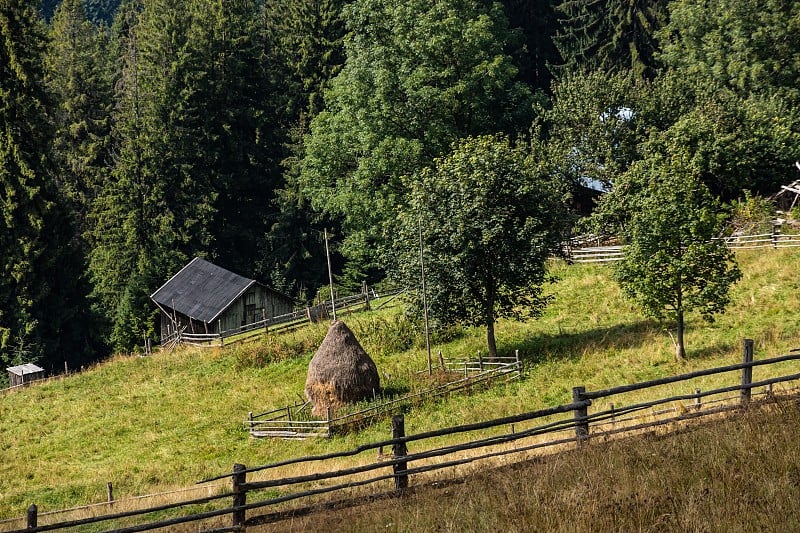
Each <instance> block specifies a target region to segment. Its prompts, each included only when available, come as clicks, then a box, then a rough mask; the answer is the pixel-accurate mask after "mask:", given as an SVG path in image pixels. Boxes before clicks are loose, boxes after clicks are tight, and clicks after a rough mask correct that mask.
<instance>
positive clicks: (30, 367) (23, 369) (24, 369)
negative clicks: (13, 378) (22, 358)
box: [6, 363, 44, 376]
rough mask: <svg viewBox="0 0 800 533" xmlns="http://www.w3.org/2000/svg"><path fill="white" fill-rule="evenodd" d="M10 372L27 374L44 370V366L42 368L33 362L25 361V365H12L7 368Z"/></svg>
mask: <svg viewBox="0 0 800 533" xmlns="http://www.w3.org/2000/svg"><path fill="white" fill-rule="evenodd" d="M6 370H8V371H9V372H11V373H12V374H14V375H17V376H23V375H25V374H35V373H36V372H44V368H40V367H38V366H36V365H34V364H33V363H25V364H24V365H19V366H11V367H8V368H6Z"/></svg>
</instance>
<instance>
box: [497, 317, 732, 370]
mask: <svg viewBox="0 0 800 533" xmlns="http://www.w3.org/2000/svg"><path fill="white" fill-rule="evenodd" d="M668 329H669V326H668V325H667V324H665V323H664V322H659V321H657V320H642V321H639V322H634V323H632V324H617V325H614V326H608V327H598V328H594V329H590V330H587V331H581V332H575V333H562V334H559V335H552V334H545V335H537V336H531V337H529V338H527V339H524V340H523V341H521V342H518V343H516V344H514V345H501V346H500V350H499V351H500V352H501V354H502V355H513V354H514V350H519V351H520V359H522V360H523V361H525V362H528V363H540V362H543V361H547V360H553V359H561V360H572V359H577V358H579V357H580V356H581V355H582V354H584V353H585V352H587V351H604V350H628V349H637V348H638V349H642V350H647V349H648V345H649V344H650V342H652V338H653V337H661V336H664V337H668V336H669V333H668ZM735 346H736V341H730V342H723V343H718V344H715V345H713V346H706V347H704V348H702V349H699V350H692V348H691V346H687V357H688V358H690V359H705V358H711V357H717V356H719V355H721V354H724V353H727V352H729V351H730V350H731V349H733V348H734V347H735Z"/></svg>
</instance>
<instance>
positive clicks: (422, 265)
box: [419, 218, 433, 376]
mask: <svg viewBox="0 0 800 533" xmlns="http://www.w3.org/2000/svg"><path fill="white" fill-rule="evenodd" d="M422 250H423V246H422V219H421V218H420V219H419V266H420V270H421V271H422V307H423V309H424V312H425V348H426V349H427V350H428V375H429V376H430V375H432V374H433V368H432V364H431V335H430V330H429V329H428V295H427V291H426V289H425V260H424V258H423V253H422Z"/></svg>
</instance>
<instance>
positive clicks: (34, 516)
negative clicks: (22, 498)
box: [26, 503, 39, 529]
mask: <svg viewBox="0 0 800 533" xmlns="http://www.w3.org/2000/svg"><path fill="white" fill-rule="evenodd" d="M26 523H27V525H26V527H27V528H28V529H33V528H35V527H37V526H38V525H39V508H38V507H36V504H35V503H32V504H31V506H30V507H28V515H27V517H26Z"/></svg>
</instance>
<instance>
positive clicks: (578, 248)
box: [565, 227, 800, 263]
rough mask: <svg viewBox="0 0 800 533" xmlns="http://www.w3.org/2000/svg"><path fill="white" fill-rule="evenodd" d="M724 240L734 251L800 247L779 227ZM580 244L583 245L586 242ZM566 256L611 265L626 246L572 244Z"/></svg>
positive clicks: (799, 240)
mask: <svg viewBox="0 0 800 533" xmlns="http://www.w3.org/2000/svg"><path fill="white" fill-rule="evenodd" d="M722 240H724V241H725V244H727V245H728V248H731V249H732V250H746V249H757V248H796V247H800V235H793V234H783V233H781V232H780V229H778V228H777V227H776V228H775V229H774V230H773V231H772V232H771V233H762V234H758V235H733V236H731V237H725V238H723V239H722ZM579 242H581V243H583V242H585V239H584V240H580V241H579ZM565 252H566V256H567V258H568V260H569V261H572V262H573V263H611V262H614V261H620V260H622V259H623V258H624V257H625V246H624V245H614V246H585V245H575V244H572V245H571V246H568V247H566V248H565Z"/></svg>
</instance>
